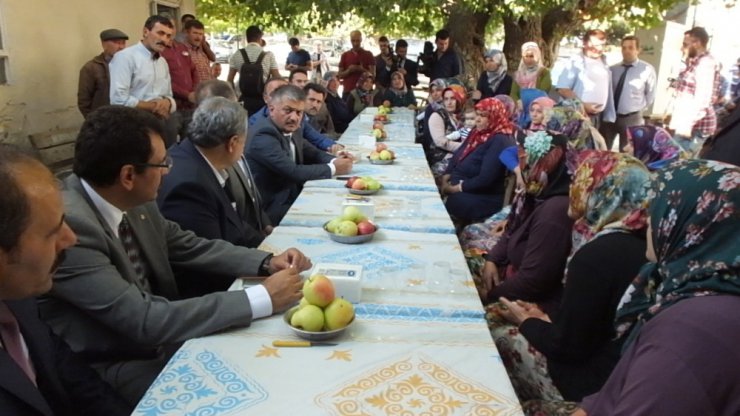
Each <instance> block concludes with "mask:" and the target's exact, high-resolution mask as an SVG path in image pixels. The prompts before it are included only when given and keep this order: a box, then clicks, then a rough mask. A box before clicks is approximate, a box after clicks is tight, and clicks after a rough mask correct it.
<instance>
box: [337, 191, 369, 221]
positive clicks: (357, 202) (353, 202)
mask: <svg viewBox="0 0 740 416" xmlns="http://www.w3.org/2000/svg"><path fill="white" fill-rule="evenodd" d="M347 207H357V209H359V210H360V212H362V215H364V216H366V217H367V219H369V220H370V221H375V203H374V202H373V200H372V199H370V198H363V197H359V196H348V197H347V198H345V199H344V202H342V212H344V209H345V208H347Z"/></svg>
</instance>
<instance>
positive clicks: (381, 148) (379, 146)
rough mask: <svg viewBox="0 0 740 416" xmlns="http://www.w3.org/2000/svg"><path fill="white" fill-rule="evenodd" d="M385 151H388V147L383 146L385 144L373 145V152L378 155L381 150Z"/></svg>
mask: <svg viewBox="0 0 740 416" xmlns="http://www.w3.org/2000/svg"><path fill="white" fill-rule="evenodd" d="M386 149H388V145H387V144H385V143H377V144H375V151H376V152H378V153H380V152H382V151H383V150H386Z"/></svg>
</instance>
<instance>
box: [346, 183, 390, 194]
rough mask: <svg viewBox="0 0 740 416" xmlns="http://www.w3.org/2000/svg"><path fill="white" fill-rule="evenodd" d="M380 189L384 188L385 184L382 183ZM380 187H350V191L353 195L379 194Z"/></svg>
mask: <svg viewBox="0 0 740 416" xmlns="http://www.w3.org/2000/svg"><path fill="white" fill-rule="evenodd" d="M380 189H383V185H380ZM380 189H352V188H349V193H351V194H352V195H373V194H377V193H378V191H379V190H380Z"/></svg>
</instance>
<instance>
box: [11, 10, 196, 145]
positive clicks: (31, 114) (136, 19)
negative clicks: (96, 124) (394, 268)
mask: <svg viewBox="0 0 740 416" xmlns="http://www.w3.org/2000/svg"><path fill="white" fill-rule="evenodd" d="M159 3H161V4H164V5H167V6H174V7H179V9H180V13H194V11H195V4H194V3H195V0H162V1H159ZM151 10H152V1H150V0H95V1H91V0H65V1H48V0H0V24H2V25H3V35H4V36H3V43H4V45H5V50H6V52H7V53H8V54H9V64H10V65H9V78H10V83H9V84H8V85H0V141H2V142H10V143H15V144H19V145H21V146H30V144H29V143H28V135H30V134H35V133H43V132H53V131H56V130H61V129H65V128H76V127H79V126H80V125H81V123H82V116H81V115H80V112H79V111H78V110H77V81H78V74H79V69H80V67H82V65H83V64H84V63H85V62H86V61H88V60H89V59H91V58H92V57H93V56H95V55H97V54H99V53H100V52H101V47H100V38H99V33H100V31H101V30H103V29H108V28H111V27H114V28H118V29H121V30H123V31H124V32H126V34H128V35H129V42H128V44H129V45H131V44H134V43H135V42H138V41H139V39H140V38H141V34H142V28H143V25H144V21H145V20H146V18H147V17H148V16H149V15H150V13H151Z"/></svg>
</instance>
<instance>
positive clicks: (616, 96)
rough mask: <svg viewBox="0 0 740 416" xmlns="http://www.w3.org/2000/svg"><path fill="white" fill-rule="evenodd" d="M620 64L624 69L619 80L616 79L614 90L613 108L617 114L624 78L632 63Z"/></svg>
mask: <svg viewBox="0 0 740 416" xmlns="http://www.w3.org/2000/svg"><path fill="white" fill-rule="evenodd" d="M622 66H623V67H624V71H622V75H620V76H619V81H617V88H616V89H615V90H614V109H615V110H616V111H617V114H619V99H620V98H621V97H622V90H623V89H624V80H625V78H626V77H627V71H629V70H630V68H632V65H630V64H624V65H622Z"/></svg>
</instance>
